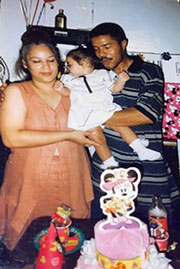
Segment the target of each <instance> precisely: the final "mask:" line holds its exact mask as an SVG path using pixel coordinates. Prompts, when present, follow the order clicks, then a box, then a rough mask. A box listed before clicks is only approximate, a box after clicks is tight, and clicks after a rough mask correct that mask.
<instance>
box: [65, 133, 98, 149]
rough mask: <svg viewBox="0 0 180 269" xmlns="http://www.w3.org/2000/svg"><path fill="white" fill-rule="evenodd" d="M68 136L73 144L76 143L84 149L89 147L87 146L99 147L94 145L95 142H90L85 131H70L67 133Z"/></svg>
mask: <svg viewBox="0 0 180 269" xmlns="http://www.w3.org/2000/svg"><path fill="white" fill-rule="evenodd" d="M69 135H70V139H69V140H71V141H73V142H76V143H78V144H80V145H83V146H85V147H89V146H97V147H98V146H100V145H99V144H98V143H96V142H95V141H93V140H91V139H90V138H89V133H88V132H85V131H72V132H69Z"/></svg>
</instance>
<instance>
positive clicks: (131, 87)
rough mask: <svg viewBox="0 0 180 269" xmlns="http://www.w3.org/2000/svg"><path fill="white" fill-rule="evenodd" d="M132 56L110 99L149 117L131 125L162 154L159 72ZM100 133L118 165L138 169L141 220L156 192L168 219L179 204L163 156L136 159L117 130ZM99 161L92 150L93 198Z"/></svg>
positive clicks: (161, 95) (162, 87)
mask: <svg viewBox="0 0 180 269" xmlns="http://www.w3.org/2000/svg"><path fill="white" fill-rule="evenodd" d="M132 58H133V64H132V65H131V66H130V68H129V70H128V74H129V76H130V79H129V80H128V81H127V83H126V85H125V88H124V89H123V91H122V92H121V93H118V94H114V101H115V102H116V103H118V104H119V105H121V106H122V108H123V109H124V108H127V107H135V108H136V109H138V110H139V111H140V112H142V113H143V114H144V115H146V116H147V117H149V118H150V119H151V120H152V121H153V124H146V125H139V126H133V127H131V128H132V129H133V130H134V131H135V133H136V135H138V136H139V137H143V138H146V139H148V140H149V146H148V148H150V149H153V150H156V151H158V152H160V153H161V154H162V156H163V147H162V115H163V95H164V80H163V73H162V71H161V69H160V67H159V66H157V65H154V64H151V63H147V62H144V61H142V60H141V59H140V58H139V57H138V56H132ZM104 133H105V136H106V139H107V143H108V146H109V148H110V150H111V152H112V154H113V156H114V157H115V159H116V161H118V162H119V164H120V167H124V168H127V167H130V166H134V167H137V168H139V169H140V171H141V174H142V180H141V183H140V186H139V193H138V197H137V201H136V212H135V214H136V215H137V216H138V217H141V219H142V220H147V216H148V215H147V214H148V207H149V204H150V203H151V201H152V196H153V195H157V194H158V195H160V196H161V198H162V201H163V203H164V205H165V206H166V208H167V210H168V217H169V223H171V222H172V220H173V213H174V211H175V208H176V207H177V206H180V196H179V191H178V189H177V186H176V183H175V180H174V178H173V175H172V173H171V170H170V168H169V167H168V164H167V162H166V160H165V158H164V157H163V158H161V159H159V160H156V161H140V160H139V159H138V156H137V154H136V153H135V152H133V150H132V149H131V148H130V147H129V146H128V145H127V144H126V143H125V142H124V141H123V140H122V138H121V137H120V135H119V134H118V133H117V132H115V131H112V130H109V129H106V128H105V129H104ZM100 163H101V161H100V159H99V158H98V156H97V154H96V153H95V154H94V156H93V158H92V178H93V185H94V190H95V197H96V195H97V194H98V195H97V199H98V197H99V196H100V195H102V194H103V193H102V191H101V190H100V189H99V182H100V174H101V173H102V170H101V169H100V167H99V164H100ZM95 199H96V198H95ZM97 206H98V203H97V201H96V203H94V205H93V206H92V217H93V215H94V214H93V210H94V211H96V208H95V207H97ZM97 212H98V211H97ZM96 216H97V213H96ZM97 218H98V216H97Z"/></svg>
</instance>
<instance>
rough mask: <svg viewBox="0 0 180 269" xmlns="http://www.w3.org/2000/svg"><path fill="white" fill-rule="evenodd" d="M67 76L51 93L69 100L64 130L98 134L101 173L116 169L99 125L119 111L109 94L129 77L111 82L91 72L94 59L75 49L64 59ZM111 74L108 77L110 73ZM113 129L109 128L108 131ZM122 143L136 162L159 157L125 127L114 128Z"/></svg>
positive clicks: (106, 74)
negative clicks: (54, 91)
mask: <svg viewBox="0 0 180 269" xmlns="http://www.w3.org/2000/svg"><path fill="white" fill-rule="evenodd" d="M66 63H67V69H68V71H69V74H64V75H63V76H62V78H61V81H56V83H55V85H54V88H55V90H56V91H57V92H58V93H60V94H62V95H64V96H70V100H71V107H70V111H69V120H68V127H70V128H72V129H76V130H88V131H89V132H92V134H93V132H96V133H98V139H99V140H98V141H96V142H98V143H99V144H100V146H98V147H95V149H96V152H97V154H98V156H99V157H100V159H101V160H102V162H103V164H101V165H100V167H101V168H102V169H107V168H109V167H117V166H118V162H117V161H116V160H115V159H114V157H113V156H112V154H111V152H110V150H109V148H108V145H107V143H106V139H105V136H104V134H103V124H104V123H105V122H106V121H107V120H108V119H109V118H111V116H112V115H113V114H114V113H115V112H116V111H119V110H122V108H121V107H120V106H119V105H118V104H116V103H114V102H113V96H112V93H119V92H121V91H122V89H123V88H124V85H125V83H126V81H127V80H128V79H129V76H128V74H127V73H126V72H122V73H120V74H119V75H118V77H117V75H116V74H115V73H114V72H113V74H114V79H112V78H111V75H110V74H111V73H112V71H107V70H105V69H95V66H96V59H95V57H94V56H93V55H92V53H91V51H90V50H89V49H88V48H84V47H79V48H77V49H73V50H71V51H70V52H69V53H68V54H67V56H66ZM110 72H111V73H110ZM112 128H113V127H112ZM113 129H114V130H115V131H117V132H119V134H120V135H121V137H122V138H123V139H124V141H125V142H127V144H128V145H129V146H130V147H131V148H132V149H133V150H134V151H135V152H136V153H137V155H138V157H139V159H140V160H142V161H143V160H149V161H153V160H156V159H159V158H160V156H161V154H160V153H159V152H157V151H154V150H151V149H148V148H147V146H148V140H144V141H143V140H140V139H139V138H138V137H137V135H136V134H135V133H134V131H132V129H131V128H129V127H114V128H113Z"/></svg>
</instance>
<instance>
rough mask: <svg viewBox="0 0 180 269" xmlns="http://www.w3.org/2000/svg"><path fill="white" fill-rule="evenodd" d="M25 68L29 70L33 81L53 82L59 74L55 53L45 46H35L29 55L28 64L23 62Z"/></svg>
mask: <svg viewBox="0 0 180 269" xmlns="http://www.w3.org/2000/svg"><path fill="white" fill-rule="evenodd" d="M23 65H24V68H28V70H29V72H30V73H31V76H32V79H33V80H37V81H39V82H44V83H48V82H52V81H54V80H55V79H56V76H57V73H58V63H57V60H56V58H55V55H54V53H53V52H52V51H51V50H50V49H49V48H48V47H47V46H46V45H45V44H40V45H34V46H33V47H32V48H31V50H30V51H29V53H28V55H27V63H26V62H24V61H23Z"/></svg>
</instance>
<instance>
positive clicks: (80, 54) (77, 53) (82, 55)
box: [66, 46, 98, 67]
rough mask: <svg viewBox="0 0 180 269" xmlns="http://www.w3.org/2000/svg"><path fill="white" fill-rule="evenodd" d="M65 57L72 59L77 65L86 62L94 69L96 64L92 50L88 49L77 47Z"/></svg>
mask: <svg viewBox="0 0 180 269" xmlns="http://www.w3.org/2000/svg"><path fill="white" fill-rule="evenodd" d="M66 57H71V58H72V59H74V60H75V61H76V62H77V63H78V64H79V65H81V64H82V61H84V60H88V61H89V63H90V65H91V66H93V67H95V66H96V64H97V63H98V62H97V58H96V57H95V55H94V53H93V52H92V50H91V49H90V48H88V47H82V46H80V47H78V48H76V49H73V50H70V51H69V52H68V54H67V56H66Z"/></svg>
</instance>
